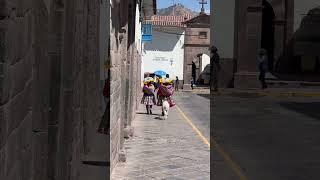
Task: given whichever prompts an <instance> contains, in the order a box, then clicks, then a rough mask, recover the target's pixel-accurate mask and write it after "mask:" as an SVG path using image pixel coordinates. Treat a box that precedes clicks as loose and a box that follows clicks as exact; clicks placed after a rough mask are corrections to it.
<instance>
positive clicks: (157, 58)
mask: <svg viewBox="0 0 320 180" xmlns="http://www.w3.org/2000/svg"><path fill="white" fill-rule="evenodd" d="M177 33H181V34H184V31H178V32H177ZM183 44H184V35H176V34H167V33H163V32H157V31H153V40H152V42H144V47H143V52H142V61H143V65H142V66H143V69H144V70H143V73H145V72H150V73H153V72H154V71H157V70H162V71H165V72H167V73H168V74H170V78H175V77H176V76H178V77H179V79H180V80H183V62H184V49H183ZM171 60H172V65H171Z"/></svg>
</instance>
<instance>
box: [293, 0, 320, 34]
mask: <svg viewBox="0 0 320 180" xmlns="http://www.w3.org/2000/svg"><path fill="white" fill-rule="evenodd" d="M318 6H320V1H319V0H295V1H294V31H296V30H297V29H298V28H299V26H300V24H301V21H302V19H303V17H304V16H305V14H307V13H308V11H309V10H311V9H313V8H316V7H318Z"/></svg>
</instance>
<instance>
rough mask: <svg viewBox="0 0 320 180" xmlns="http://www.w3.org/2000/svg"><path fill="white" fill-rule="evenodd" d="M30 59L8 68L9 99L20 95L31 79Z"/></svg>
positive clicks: (29, 57) (27, 58)
mask: <svg viewBox="0 0 320 180" xmlns="http://www.w3.org/2000/svg"><path fill="white" fill-rule="evenodd" d="M31 61H32V59H31V56H28V57H26V59H23V60H21V61H19V62H17V63H16V64H14V65H12V66H11V67H10V68H9V71H10V76H11V77H10V78H11V94H10V96H11V98H13V97H14V96H16V95H17V94H18V93H20V92H21V91H22V90H23V89H24V87H25V86H26V84H27V82H28V81H29V80H30V79H31V77H32V62H31Z"/></svg>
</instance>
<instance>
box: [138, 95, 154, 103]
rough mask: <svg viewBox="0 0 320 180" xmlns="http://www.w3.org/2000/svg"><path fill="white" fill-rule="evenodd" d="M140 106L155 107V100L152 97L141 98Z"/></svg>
mask: <svg viewBox="0 0 320 180" xmlns="http://www.w3.org/2000/svg"><path fill="white" fill-rule="evenodd" d="M141 104H145V105H155V104H156V98H155V97H154V96H143V97H142V100H141Z"/></svg>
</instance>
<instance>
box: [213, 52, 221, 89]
mask: <svg viewBox="0 0 320 180" xmlns="http://www.w3.org/2000/svg"><path fill="white" fill-rule="evenodd" d="M210 51H211V58H210V63H211V64H212V65H211V68H212V69H211V72H212V76H211V77H212V88H213V91H218V80H219V72H220V70H221V66H220V56H219V54H218V49H217V48H216V47H215V46H212V47H211V49H210Z"/></svg>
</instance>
